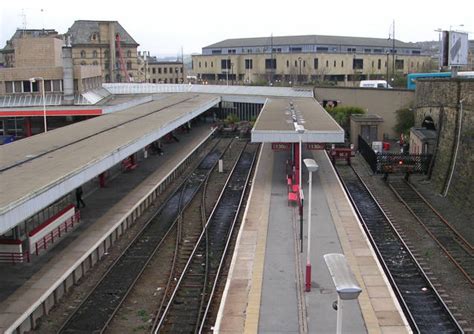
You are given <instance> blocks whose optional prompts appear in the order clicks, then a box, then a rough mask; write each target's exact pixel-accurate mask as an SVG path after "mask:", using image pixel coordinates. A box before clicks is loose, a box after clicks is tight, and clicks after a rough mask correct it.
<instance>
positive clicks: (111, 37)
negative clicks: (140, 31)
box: [66, 20, 139, 82]
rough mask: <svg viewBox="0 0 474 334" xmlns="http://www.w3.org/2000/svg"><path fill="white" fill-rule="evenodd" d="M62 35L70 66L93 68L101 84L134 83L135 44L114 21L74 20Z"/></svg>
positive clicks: (135, 72) (135, 64)
mask: <svg viewBox="0 0 474 334" xmlns="http://www.w3.org/2000/svg"><path fill="white" fill-rule="evenodd" d="M66 35H67V36H68V37H69V38H70V40H71V45H72V58H73V61H74V65H95V66H99V67H100V69H101V71H102V79H103V81H104V82H137V81H138V80H137V78H138V77H139V73H138V71H139V57H138V54H137V47H138V43H137V42H136V41H135V40H134V39H133V37H132V36H130V34H129V33H128V32H127V31H126V30H125V29H124V28H123V27H122V25H121V24H120V23H119V22H117V21H90V20H78V21H75V22H74V24H73V25H72V26H71V27H70V28H69V30H68V31H67V33H66Z"/></svg>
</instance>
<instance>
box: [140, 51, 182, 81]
mask: <svg viewBox="0 0 474 334" xmlns="http://www.w3.org/2000/svg"><path fill="white" fill-rule="evenodd" d="M146 67H147V70H146V72H147V80H146V82H148V83H159V84H166V83H170V84H171V83H173V84H178V83H185V82H186V71H185V68H184V65H183V62H182V61H160V60H158V59H157V58H156V57H147V64H146Z"/></svg>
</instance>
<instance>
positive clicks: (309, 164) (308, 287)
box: [304, 159, 319, 292]
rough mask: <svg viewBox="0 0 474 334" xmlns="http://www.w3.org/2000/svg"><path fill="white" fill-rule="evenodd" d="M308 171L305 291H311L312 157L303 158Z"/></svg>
mask: <svg viewBox="0 0 474 334" xmlns="http://www.w3.org/2000/svg"><path fill="white" fill-rule="evenodd" d="M304 164H305V165H306V168H308V171H309V204H308V251H307V253H306V292H310V291H311V257H310V252H311V200H312V198H311V195H312V193H313V172H316V171H318V168H319V166H318V164H317V163H316V161H314V160H313V159H304Z"/></svg>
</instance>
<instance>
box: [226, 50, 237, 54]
mask: <svg viewBox="0 0 474 334" xmlns="http://www.w3.org/2000/svg"><path fill="white" fill-rule="evenodd" d="M235 52H236V50H235V49H229V50H227V53H235Z"/></svg>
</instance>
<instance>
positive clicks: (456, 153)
mask: <svg viewBox="0 0 474 334" xmlns="http://www.w3.org/2000/svg"><path fill="white" fill-rule="evenodd" d="M463 102H464V99H462V100H460V101H459V105H460V111H459V120H458V122H459V123H458V124H459V127H458V136H457V137H458V139H457V142H456V149H455V150H454V161H453V167H452V168H451V172H450V174H449V179H448V184H447V185H446V189H445V190H444V194H443V197H446V196H447V195H448V191H449V186H450V185H451V180H452V178H453V174H454V169H455V168H456V161H457V157H458V151H459V143H460V142H461V129H462V112H463V107H462V103H463Z"/></svg>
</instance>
